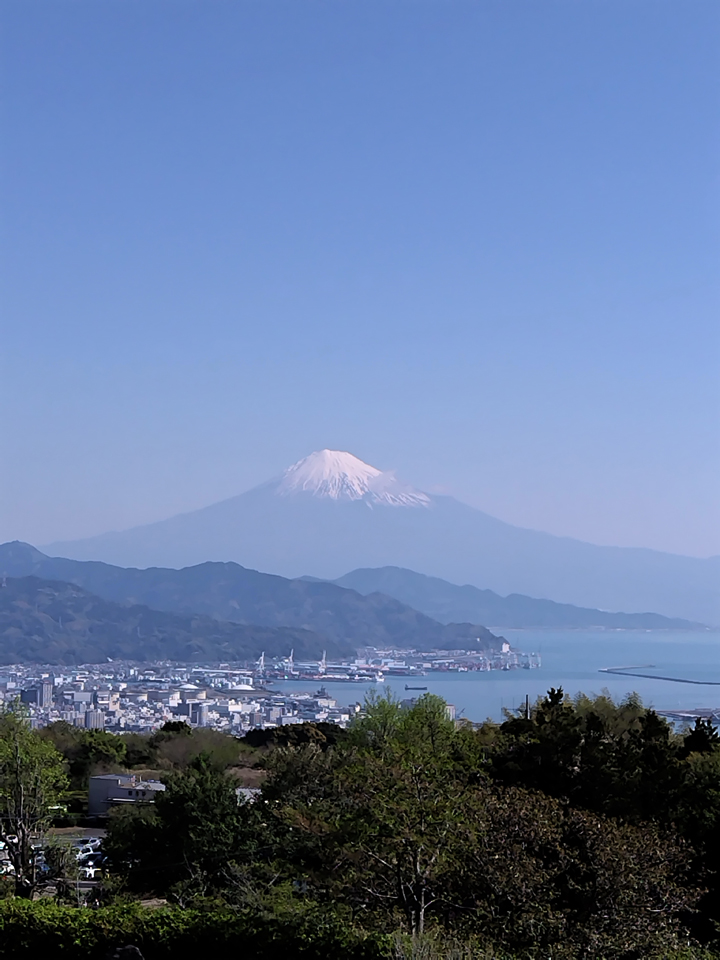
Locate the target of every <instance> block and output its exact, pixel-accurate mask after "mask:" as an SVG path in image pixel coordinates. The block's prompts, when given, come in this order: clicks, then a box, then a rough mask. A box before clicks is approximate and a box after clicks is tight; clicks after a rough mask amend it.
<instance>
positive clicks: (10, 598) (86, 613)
mask: <svg viewBox="0 0 720 960" xmlns="http://www.w3.org/2000/svg"><path fill="white" fill-rule="evenodd" d="M293 648H294V650H295V655H296V656H297V658H298V659H302V658H303V657H307V658H320V657H321V656H322V652H323V650H324V649H326V650H327V652H328V655H329V656H342V655H348V654H351V653H352V647H351V646H350V644H348V643H343V642H339V641H334V640H329V639H328V638H326V637H322V636H320V635H318V634H316V633H313V632H312V631H310V630H303V629H293V628H289V627H276V628H273V627H262V626H250V625H247V624H238V623H227V622H223V621H219V620H214V619H213V618H212V617H207V616H195V617H184V616H179V615H177V614H172V613H163V612H160V611H157V610H151V609H150V608H149V607H146V606H141V605H138V604H135V605H131V606H123V605H121V604H118V603H113V602H112V601H108V600H103V599H101V598H100V597H96V596H93V595H92V594H91V593H88V592H87V591H86V590H83V589H82V588H81V587H78V586H76V585H75V584H72V583H63V582H60V581H56V580H40V579H38V578H37V577H20V578H13V577H8V578H6V579H5V580H4V582H3V584H2V586H1V587H0V663H22V662H31V663H58V664H70V663H101V662H103V661H105V660H106V659H107V658H108V657H109V658H111V659H113V660H141V661H142V660H164V659H167V660H182V661H188V660H229V661H232V660H247V659H255V658H257V657H259V656H260V654H261V653H262V652H263V650H264V651H265V653H266V654H267V655H268V656H287V655H288V654H289V653H290V650H291V649H293Z"/></svg>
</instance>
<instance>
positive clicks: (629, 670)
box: [598, 663, 720, 687]
mask: <svg viewBox="0 0 720 960" xmlns="http://www.w3.org/2000/svg"><path fill="white" fill-rule="evenodd" d="M652 666H653V665H652V664H651V663H648V664H647V665H646V666H645V667H601V668H600V670H599V671H598V672H599V673H614V674H616V676H620V677H642V678H643V679H644V680H667V681H668V682H669V683H694V684H696V685H697V686H700V687H720V680H688V679H686V678H685V677H663V676H660V675H659V674H657V673H637V672H636V671H638V670H643V669H644V670H649V669H651V668H652Z"/></svg>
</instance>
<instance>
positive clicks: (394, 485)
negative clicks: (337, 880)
mask: <svg viewBox="0 0 720 960" xmlns="http://www.w3.org/2000/svg"><path fill="white" fill-rule="evenodd" d="M277 492H278V493H279V494H281V495H283V496H289V495H292V494H297V493H309V494H312V495H313V496H315V497H320V498H324V499H330V500H365V501H366V502H367V503H369V504H373V503H383V504H386V505H390V506H396V507H421V506H422V507H425V506H428V504H429V503H430V498H429V497H427V496H426V495H425V494H424V493H421V492H420V491H419V490H414V489H413V488H412V487H409V486H407V485H405V484H403V483H401V482H400V481H399V480H397V479H396V478H395V476H394V474H392V473H389V472H386V473H383V472H382V471H381V470H378V469H377V467H371V466H370V464H369V463H363V461H362V460H359V459H358V458H357V457H354V456H353V455H352V454H351V453H347V452H345V451H343V450H316V451H315V453H311V454H310V456H309V457H304V458H303V459H302V460H298V462H297V463H294V464H293V465H292V466H291V467H288V469H287V470H286V471H285V473H284V474H283V475H282V477H281V479H280V481H279V483H278V486H277Z"/></svg>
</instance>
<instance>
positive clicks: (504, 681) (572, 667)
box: [273, 630, 720, 723]
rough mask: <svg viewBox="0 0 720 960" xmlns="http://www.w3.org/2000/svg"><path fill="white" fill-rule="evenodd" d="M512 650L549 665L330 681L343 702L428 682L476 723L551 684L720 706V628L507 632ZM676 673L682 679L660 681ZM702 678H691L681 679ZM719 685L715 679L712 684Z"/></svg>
mask: <svg viewBox="0 0 720 960" xmlns="http://www.w3.org/2000/svg"><path fill="white" fill-rule="evenodd" d="M502 633H503V636H504V637H505V638H506V639H507V640H508V641H509V642H510V643H511V644H512V646H513V648H515V649H517V650H522V651H523V652H525V653H538V654H540V657H541V660H542V666H541V667H539V668H538V669H534V670H507V671H503V670H493V671H488V672H482V673H480V672H478V673H474V672H471V673H438V672H434V673H428V674H427V675H426V676H425V677H422V678H419V677H412V678H410V677H390V678H388V679H386V680H385V682H384V683H332V682H327V683H325V684H324V686H325V689H326V690H327V691H328V693H329V694H330V695H331V696H332V697H334V698H335V699H336V700H337V702H338V703H339V704H340V705H341V706H346V705H349V704H351V703H354V702H356V701H360V702H362V701H363V700H364V698H365V695H366V693H367V692H368V691H370V690H377V691H378V692H380V693H382V692H383V691H384V690H388V689H389V690H391V691H392V693H393V695H394V696H396V697H398V698H400V699H401V700H404V699H410V698H413V697H419V696H422V691H406V690H405V685H406V684H407V685H409V686H424V687H427V692H428V693H435V694H437V695H438V696H440V697H442V698H443V699H444V700H445V701H446V702H447V703H451V704H453V706H454V707H455V711H456V715H457V716H458V717H465V718H466V719H468V720H471V721H473V722H474V723H479V722H482V721H483V720H485V719H488V718H490V719H492V720H496V721H499V720H502V719H503V717H504V716H505V711H508V710H510V711H512V710H516V709H519V708H520V707H521V706H522V705H523V704H524V703H525V697H526V696H528V697H529V698H530V702H531V703H532V702H534V701H535V700H536V699H537V698H538V697H540V696H542V695H544V694H545V693H546V692H547V691H548V690H549V689H550V687H556V688H557V687H562V688H563V690H564V691H565V692H566V693H568V694H570V695H571V696H575V694H577V693H585V694H587V695H588V696H592V695H597V694H601V693H606V692H607V693H609V694H610V695H611V696H612V698H613V699H614V700H616V701H620V700H622V699H623V698H624V697H625V696H627V695H628V694H629V693H637V694H639V695H640V697H641V698H642V701H643V703H644V704H645V705H646V706H651V707H654V708H655V709H656V710H667V711H685V710H695V709H698V708H705V709H707V708H710V709H717V710H718V711H719V712H720V632H718V631H692V632H689V631H688V632H682V631H665V630H662V631H638V630H558V631H553V630H503V631H502ZM607 668H628V669H630V670H632V669H633V668H635V669H636V670H637V671H638V672H639V673H647V674H651V675H652V676H651V677H630V676H620V675H618V674H608V673H602V670H603V669H607ZM661 677H673V678H676V681H672V680H667V679H661ZM690 680H694V681H702V683H701V684H700V683H688V682H677V681H690ZM713 684H715V685H713ZM319 685H320V684H319V683H318V682H317V681H296V680H292V681H289V680H288V681H284V682H278V683H275V684H273V687H274V688H275V689H280V690H282V691H283V692H285V693H300V692H303V693H304V692H307V693H314V692H315V691H317V689H318V687H319Z"/></svg>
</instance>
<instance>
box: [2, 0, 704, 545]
mask: <svg viewBox="0 0 720 960" xmlns="http://www.w3.org/2000/svg"><path fill="white" fill-rule="evenodd" d="M0 9H1V11H2V37H1V39H0V43H1V44H2V49H0V54H1V58H0V59H2V63H3V65H2V95H1V111H2V113H1V116H2V126H3V128H4V130H5V136H4V138H3V140H4V143H3V145H2V155H1V161H2V166H1V168H0V190H1V192H2V212H3V222H2V236H1V243H2V303H3V307H2V309H3V324H2V327H3V329H2V360H1V363H2V366H1V368H0V375H1V380H2V386H1V390H2V399H3V411H4V415H3V422H2V446H3V457H2V460H3V466H2V475H1V481H2V509H1V511H0V537H1V539H3V540H6V539H10V538H15V537H18V538H21V539H26V540H30V541H31V542H35V543H43V542H48V541H50V540H53V539H59V538H70V537H74V536H78V537H80V536H86V535H89V534H92V533H98V532H102V531H104V530H107V529H120V528H124V527H128V526H131V525H134V524H136V523H142V522H147V521H150V520H154V519H159V518H162V517H165V516H169V515H171V514H174V513H177V512H179V511H181V510H188V509H193V508H195V507H199V506H203V505H205V504H207V503H211V502H213V501H216V500H219V499H221V498H223V497H227V496H231V495H233V494H234V493H238V492H241V491H242V490H245V489H247V488H249V487H250V486H252V485H254V484H255V483H258V482H260V481H262V480H264V479H267V478H268V477H270V476H272V475H274V474H276V473H278V472H279V471H280V470H281V469H282V468H284V467H285V466H287V465H288V464H289V463H291V462H293V461H294V460H297V459H299V458H300V457H301V456H304V455H306V454H307V453H309V452H311V451H312V450H315V449H319V448H322V447H333V448H338V449H347V450H350V451H351V452H353V453H355V454H356V455H357V456H360V457H362V458H363V459H365V460H367V461H368V462H370V463H373V464H374V465H376V466H379V467H381V468H383V469H387V468H394V469H396V470H397V472H398V474H399V475H400V476H402V477H404V478H406V479H407V480H408V481H410V482H412V483H413V484H415V485H416V486H419V487H421V488H424V489H429V490H437V491H443V492H447V493H452V494H454V495H455V496H458V497H459V498H460V499H463V500H465V501H466V502H468V503H471V504H473V505H474V506H477V507H480V508H481V509H484V510H486V511H487V512H489V513H492V514H494V515H496V516H499V517H501V518H503V519H505V520H508V521H510V522H513V523H517V524H520V525H523V526H530V527H535V528H538V529H544V530H549V531H551V532H554V533H559V534H564V535H570V536H576V537H580V538H582V539H587V540H591V541H594V542H597V543H615V544H627V545H644V546H650V547H655V548H659V549H666V550H673V551H677V552H682V553H689V554H696V555H708V554H710V553H720V502H719V501H720V497H718V490H719V489H720V484H718V477H719V472H720V471H719V468H720V443H719V431H718V426H719V419H720V418H719V416H718V413H719V410H720V403H719V401H720V387H719V386H718V360H719V359H720V344H719V336H718V327H719V325H718V315H719V310H718V307H719V305H720V304H719V300H720V298H719V296H718V286H719V285H718V252H719V248H720V243H719V231H718V223H719V219H718V213H719V208H720V203H719V199H720V175H719V169H718V159H719V156H720V151H719V150H718V143H719V136H718V116H719V112H718V59H717V50H718V40H719V39H720V6H718V4H717V2H716V0H712V2H702V0H682V2H681V0H676V2H666V0H583V2H580V0H572V2H553V0H542V2H540V0H509V2H508V0H497V2H492V0H473V2H455V0H383V2H374V0H332V2H315V0H288V2H285V0H252V2H248V0H210V2H208V0H195V2H187V0H103V2H101V3H100V2H98V0H72V2H68V0H33V2H31V3H28V2H27V0H16V2H3V3H2V4H1V6H0Z"/></svg>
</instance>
